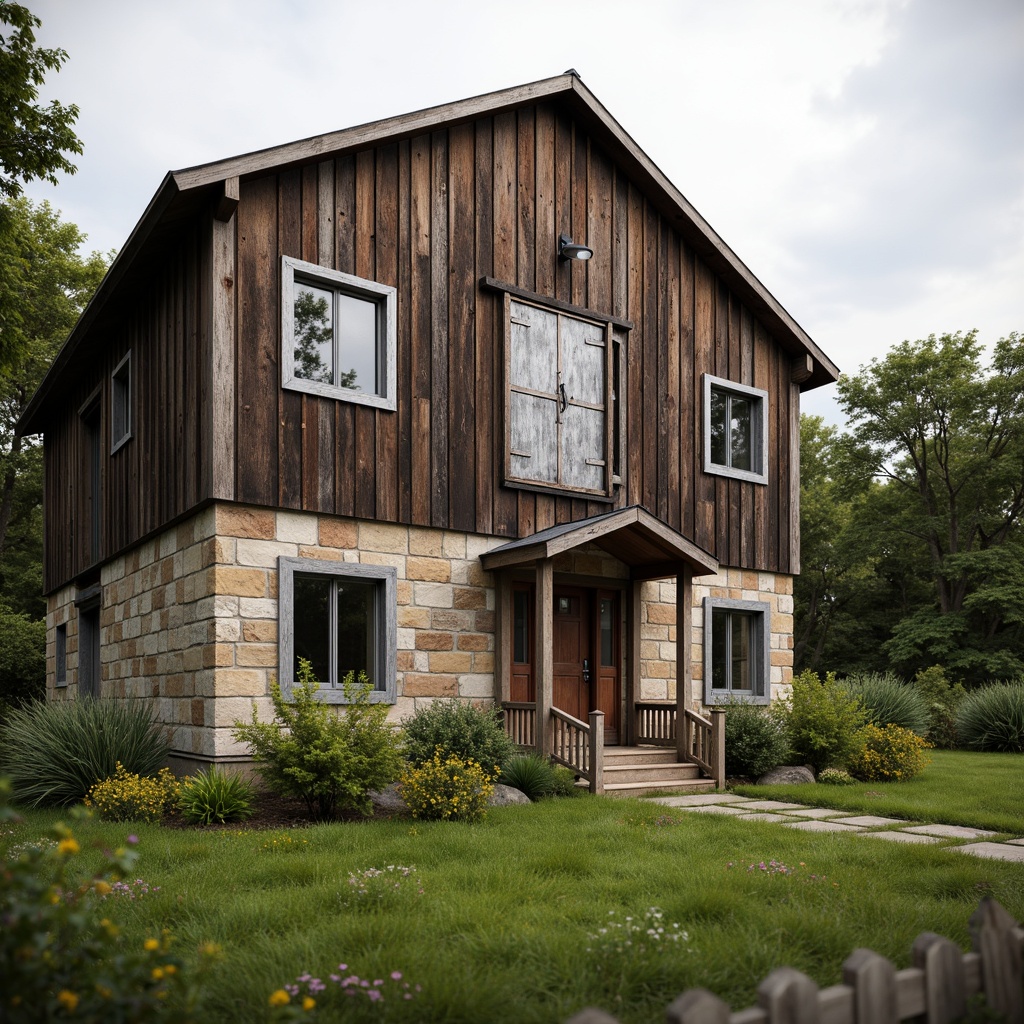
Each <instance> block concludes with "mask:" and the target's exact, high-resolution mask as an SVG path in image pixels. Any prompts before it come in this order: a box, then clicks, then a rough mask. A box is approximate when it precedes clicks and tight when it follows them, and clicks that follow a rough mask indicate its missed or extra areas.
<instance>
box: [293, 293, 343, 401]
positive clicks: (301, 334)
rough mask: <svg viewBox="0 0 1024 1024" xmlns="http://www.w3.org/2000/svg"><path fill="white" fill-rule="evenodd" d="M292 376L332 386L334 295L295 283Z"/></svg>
mask: <svg viewBox="0 0 1024 1024" xmlns="http://www.w3.org/2000/svg"><path fill="white" fill-rule="evenodd" d="M294 317H295V321H294V322H295V376H296V377H302V378H303V380H315V381H320V383H322V384H333V383H334V293H333V292H330V291H328V290H327V289H326V288H317V287H316V286H315V285H312V284H306V283H304V282H302V281H296V282H295V306H294Z"/></svg>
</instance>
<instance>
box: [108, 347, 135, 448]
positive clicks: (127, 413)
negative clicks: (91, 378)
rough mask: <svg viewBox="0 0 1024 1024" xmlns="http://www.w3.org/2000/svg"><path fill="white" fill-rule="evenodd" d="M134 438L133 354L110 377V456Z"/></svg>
mask: <svg viewBox="0 0 1024 1024" xmlns="http://www.w3.org/2000/svg"><path fill="white" fill-rule="evenodd" d="M131 436H132V354H131V352H128V353H126V355H125V357H124V359H122V360H121V362H119V363H118V364H117V366H116V368H115V369H114V372H113V373H112V374H111V375H110V454H111V455H113V454H114V452H116V451H117V449H118V448H120V447H121V445H123V444H124V443H125V441H127V440H128V439H129V438H130V437H131Z"/></svg>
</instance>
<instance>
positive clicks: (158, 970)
mask: <svg viewBox="0 0 1024 1024" xmlns="http://www.w3.org/2000/svg"><path fill="white" fill-rule="evenodd" d="M149 975H150V977H151V978H152V979H153V980H154V981H163V979H164V969H163V968H162V967H154V968H153V970H152V971H150V972H149Z"/></svg>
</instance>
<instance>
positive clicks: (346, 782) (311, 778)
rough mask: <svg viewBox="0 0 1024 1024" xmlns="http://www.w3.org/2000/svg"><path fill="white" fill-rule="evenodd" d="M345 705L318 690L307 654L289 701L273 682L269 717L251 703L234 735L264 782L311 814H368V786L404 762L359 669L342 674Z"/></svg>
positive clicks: (379, 783)
mask: <svg viewBox="0 0 1024 1024" xmlns="http://www.w3.org/2000/svg"><path fill="white" fill-rule="evenodd" d="M342 686H343V687H344V690H345V697H346V699H347V700H348V701H349V704H348V706H347V707H346V708H345V710H344V712H343V713H341V714H335V712H334V709H333V708H331V707H329V706H328V705H327V704H324V703H323V701H321V700H319V699H318V697H317V692H318V691H319V689H320V685H319V683H318V682H317V680H316V677H315V676H314V675H313V669H312V667H311V666H310V664H309V662H308V661H306V660H305V659H301V660H300V662H299V681H298V683H297V684H296V686H294V687H293V688H292V700H291V702H289V701H287V700H285V697H284V694H283V693H282V692H281V685H280V683H278V682H277V681H276V680H274V681H273V682H272V683H271V684H270V698H271V700H272V701H273V704H274V717H275V720H274V721H273V722H261V721H260V720H259V717H258V713H257V711H256V707H255V704H254V705H253V709H252V721H251V722H248V723H246V722H235V725H234V732H233V735H234V737H235V739H236V740H237V741H239V742H241V743H246V744H248V746H249V750H250V752H251V754H252V757H253V760H254V761H255V762H256V765H257V767H258V769H259V772H260V774H261V775H262V777H263V779H264V781H265V782H266V783H267V786H268V787H269V788H270V789H271V790H273V791H274V792H275V793H280V794H281V795H283V796H295V797H299V798H301V799H302V801H303V802H304V803H305V805H306V808H307V810H308V811H309V814H310V817H313V818H316V819H317V820H321V821H324V820H328V819H330V818H333V817H334V816H335V815H336V814H337V813H338V811H339V810H346V811H349V810H351V811H357V812H359V813H360V814H363V815H368V814H370V813H371V812H372V810H373V804H372V802H371V800H370V795H369V794H370V791H371V790H375V789H383V787H384V786H386V785H388V783H390V782H393V781H394V780H395V778H397V776H398V773H399V771H400V769H401V764H402V761H401V756H400V755H399V753H398V736H397V734H396V733H395V731H394V730H393V729H392V728H391V727H390V726H389V725H388V723H387V715H388V708H387V705H386V704H372V703H370V684H369V682H368V681H367V679H366V675H365V673H363V672H360V673H359V679H358V681H357V680H356V677H355V673H353V672H349V674H348V675H347V676H346V677H345V679H344V680H343V681H342Z"/></svg>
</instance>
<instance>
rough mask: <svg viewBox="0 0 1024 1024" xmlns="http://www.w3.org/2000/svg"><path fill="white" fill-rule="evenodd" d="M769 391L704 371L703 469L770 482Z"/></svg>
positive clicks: (737, 477) (740, 477) (759, 481)
mask: <svg viewBox="0 0 1024 1024" xmlns="http://www.w3.org/2000/svg"><path fill="white" fill-rule="evenodd" d="M767 437H768V392H767V391H762V390H760V389H759V388H751V387H747V386H746V385H744V384H736V383H734V382H733V381H728V380H722V379H721V378H719V377H712V376H711V375H710V374H705V375H704V472H705V473H715V474H718V475H720V476H731V477H735V478H736V479H739V480H750V481H752V482H754V483H762V484H766V483H767V482H768V452H767Z"/></svg>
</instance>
